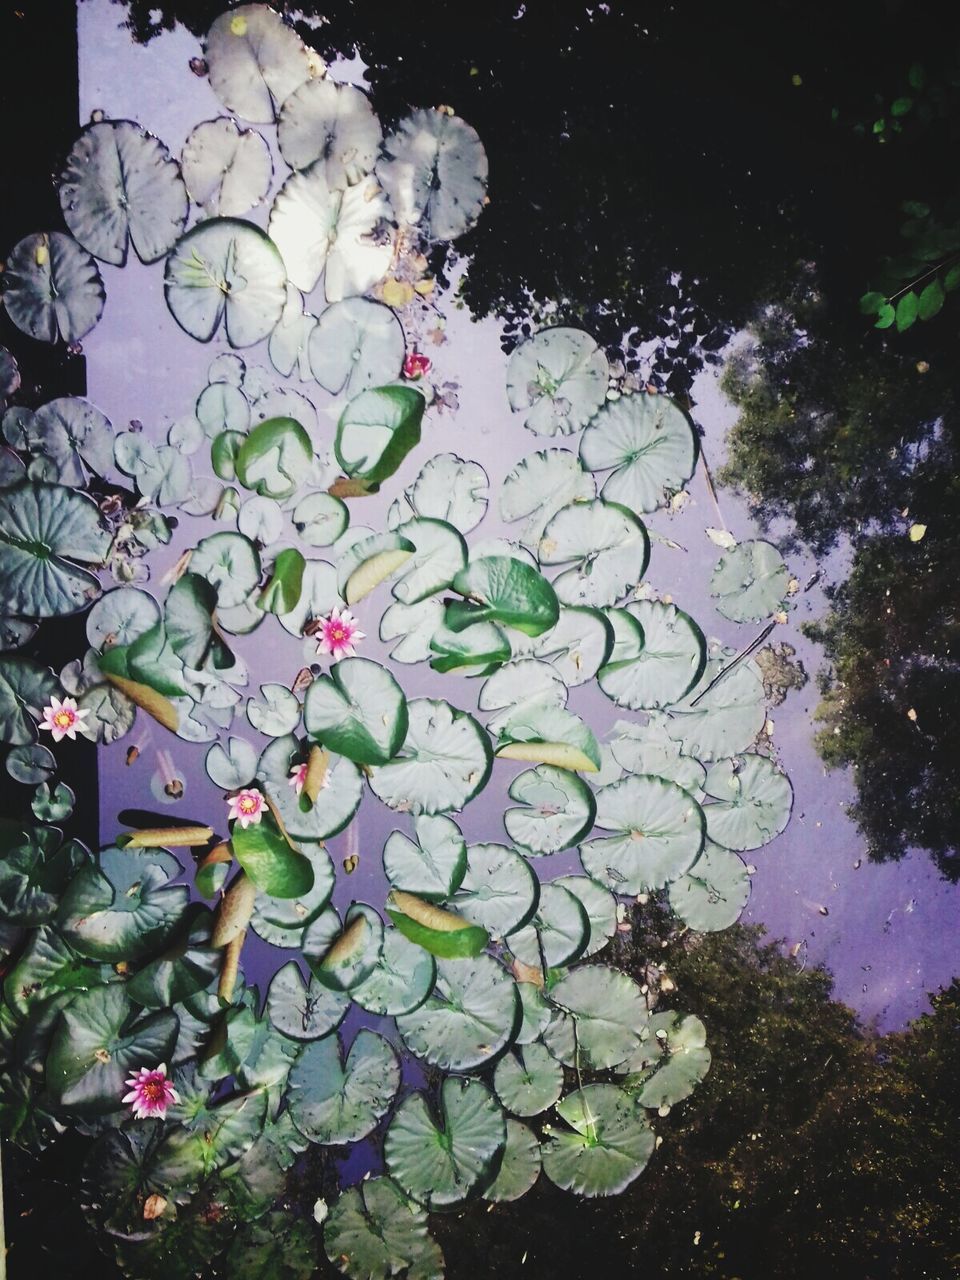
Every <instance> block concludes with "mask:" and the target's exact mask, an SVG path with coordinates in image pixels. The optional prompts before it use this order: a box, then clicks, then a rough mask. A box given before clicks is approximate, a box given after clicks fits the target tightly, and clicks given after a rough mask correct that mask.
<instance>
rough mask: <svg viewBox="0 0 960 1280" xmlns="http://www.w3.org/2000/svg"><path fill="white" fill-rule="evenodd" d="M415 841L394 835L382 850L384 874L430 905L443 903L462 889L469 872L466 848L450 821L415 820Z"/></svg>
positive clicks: (423, 816)
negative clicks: (462, 883)
mask: <svg viewBox="0 0 960 1280" xmlns="http://www.w3.org/2000/svg"><path fill="white" fill-rule="evenodd" d="M413 829H414V833H415V838H414V840H411V839H410V838H409V837H408V836H405V835H404V834H403V832H402V831H392V832H391V833H390V835H389V836H387V840H386V843H385V844H384V846H383V870H384V873H385V874H386V877H387V879H388V880H389V881H390V883H391V885H392V886H393V887H394V888H396V889H402V890H404V891H405V892H407V893H413V894H416V896H417V897H418V898H425V899H426V900H427V901H428V902H431V901H434V902H443V901H445V900H446V899H447V898H449V897H452V895H453V894H454V893H456V891H457V889H459V888H460V884H461V882H462V880H463V877H464V875H465V874H466V870H467V845H466V841H465V840H464V838H463V835H462V834H461V832H460V828H459V827H458V826H457V824H456V823H455V822H454V821H453V820H452V819H451V818H445V817H443V816H442V815H439V814H438V815H436V816H432V817H431V816H429V815H427V814H421V815H420V816H418V817H416V818H414V820H413Z"/></svg>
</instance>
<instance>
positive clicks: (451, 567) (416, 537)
mask: <svg viewBox="0 0 960 1280" xmlns="http://www.w3.org/2000/svg"><path fill="white" fill-rule="evenodd" d="M394 533H395V534H397V535H399V536H400V537H401V538H404V539H405V540H406V541H407V542H409V543H410V544H411V545H412V546H413V548H414V552H413V555H412V556H411V557H410V559H409V560H408V561H407V562H406V563H405V564H404V565H403V566H402V569H403V572H402V574H401V576H400V578H399V579H398V580H397V581H396V582H395V583H394V584H393V588H392V590H393V594H394V595H395V596H396V598H397V599H398V600H400V601H402V602H403V603H404V604H407V605H413V604H417V603H419V601H421V600H424V599H426V597H427V596H432V595H434V594H435V593H436V592H437V591H442V590H443V589H444V588H445V587H449V586H450V584H451V583H453V582H454V581H455V579H456V578H457V576H458V574H459V573H460V572H461V570H463V569H464V567H465V566H466V563H467V544H466V543H465V542H464V540H463V535H462V534H461V533H460V532H459V530H457V529H455V528H454V527H453V525H451V524H447V522H446V521H445V520H433V519H424V518H422V517H418V518H417V519H415V520H407V521H405V522H404V523H403V524H401V525H398V526H397V528H396V529H395V530H394ZM454 590H455V591H456V590H457V588H456V587H454Z"/></svg>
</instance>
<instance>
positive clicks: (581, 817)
mask: <svg viewBox="0 0 960 1280" xmlns="http://www.w3.org/2000/svg"><path fill="white" fill-rule="evenodd" d="M508 794H509V796H510V799H511V800H516V801H518V802H519V804H520V805H522V806H523V808H516V809H507V811H506V812H505V813H504V815H503V825H504V827H505V828H506V831H507V835H508V836H509V837H510V839H511V840H512V841H513V842H514V844H518V845H522V846H523V848H524V849H525V850H526V851H527V852H528V853H530V854H533V855H538V854H539V855H541V856H542V855H546V854H551V853H559V852H560V850H561V849H569V848H570V847H571V846H572V845H575V844H576V843H577V842H578V840H580V839H581V838H582V837H583V836H585V835H586V834H587V832H588V831H589V830H590V829H591V827H592V826H593V820H594V818H595V816H596V812H597V803H596V800H595V799H594V795H593V792H592V791H591V790H590V788H589V787H588V786H587V784H586V783H585V782H584V781H583V780H582V779H581V778H578V777H577V775H576V774H574V773H571V772H570V771H569V770H568V769H557V768H554V767H553V766H552V765H547V764H542V765H538V766H537V768H536V769H528V770H527V771H526V772H525V773H521V774H518V775H517V777H516V778H514V780H513V781H512V782H511V783H510V790H509V793H508Z"/></svg>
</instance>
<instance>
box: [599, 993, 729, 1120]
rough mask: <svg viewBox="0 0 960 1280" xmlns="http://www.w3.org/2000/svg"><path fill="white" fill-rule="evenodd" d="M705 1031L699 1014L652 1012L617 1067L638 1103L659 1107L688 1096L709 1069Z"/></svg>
mask: <svg viewBox="0 0 960 1280" xmlns="http://www.w3.org/2000/svg"><path fill="white" fill-rule="evenodd" d="M706 1046H707V1031H706V1028H705V1027H704V1025H703V1023H702V1022H701V1021H700V1019H699V1018H697V1017H695V1016H694V1015H693V1014H692V1013H691V1014H682V1013H678V1012H677V1011H676V1010H675V1009H671V1010H669V1011H668V1012H666V1013H655V1014H654V1015H653V1017H651V1019H650V1023H649V1025H648V1027H647V1029H646V1033H645V1036H644V1039H643V1041H642V1043H641V1044H640V1045H639V1046H638V1048H637V1049H636V1051H635V1052H634V1053H633V1054H632V1055H631V1057H630V1058H629V1059H628V1060H627V1061H626V1062H625V1063H624V1064H623V1066H622V1067H621V1068H620V1073H621V1074H623V1075H625V1076H626V1080H625V1081H624V1087H625V1088H627V1089H629V1090H630V1092H631V1093H635V1095H636V1099H637V1102H638V1103H639V1104H640V1106H641V1107H650V1108H651V1109H655V1110H662V1109H663V1108H664V1107H672V1106H674V1105H675V1104H676V1103H678V1102H682V1101H683V1099H684V1098H688V1097H689V1096H690V1094H691V1093H693V1091H694V1089H695V1088H696V1087H697V1085H698V1084H699V1083H700V1081H701V1080H702V1079H703V1078H704V1076H705V1075H706V1074H707V1072H708V1071H709V1070H710V1050H709V1049H708V1048H707V1047H706Z"/></svg>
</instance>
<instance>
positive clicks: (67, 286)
mask: <svg viewBox="0 0 960 1280" xmlns="http://www.w3.org/2000/svg"><path fill="white" fill-rule="evenodd" d="M0 285H2V291H3V305H4V306H5V307H6V310H7V315H8V316H9V317H10V319H11V320H12V321H13V323H14V324H15V325H16V326H17V328H18V329H20V330H22V332H23V333H26V334H28V335H29V336H30V337H31V338H36V339H37V340H38V341H39V342H56V341H57V339H58V338H60V339H62V340H63V341H64V342H66V343H74V342H79V341H80V339H81V338H82V337H84V336H85V335H86V334H88V333H89V332H90V330H91V329H92V328H93V327H94V325H95V324H96V323H97V321H98V320H99V319H100V317H101V315H102V314H103V304H104V302H105V300H106V293H105V292H104V288H103V281H102V279H101V278H100V272H99V271H98V269H97V264H96V263H95V262H94V260H93V258H92V257H91V256H90V254H89V253H87V252H86V251H85V250H83V249H81V248H80V246H79V245H78V244H77V242H76V240H74V239H72V238H71V237H70V236H66V235H63V234H61V232H59V231H50V232H45V231H44V232H38V233H36V234H34V235H29V236H26V237H25V238H24V239H23V240H21V241H20V243H19V244H17V245H16V246H15V247H14V248H13V249H12V250H11V251H10V253H9V254H8V256H7V260H6V266H5V268H4V271H3V276H2V280H0Z"/></svg>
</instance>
